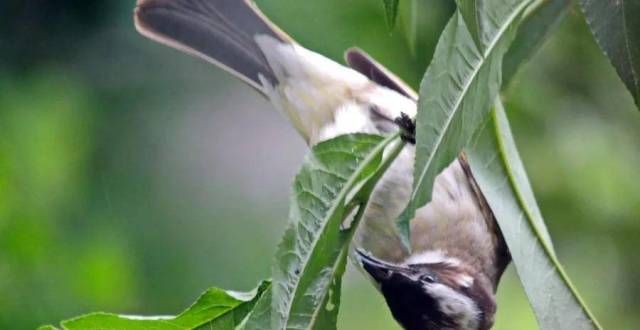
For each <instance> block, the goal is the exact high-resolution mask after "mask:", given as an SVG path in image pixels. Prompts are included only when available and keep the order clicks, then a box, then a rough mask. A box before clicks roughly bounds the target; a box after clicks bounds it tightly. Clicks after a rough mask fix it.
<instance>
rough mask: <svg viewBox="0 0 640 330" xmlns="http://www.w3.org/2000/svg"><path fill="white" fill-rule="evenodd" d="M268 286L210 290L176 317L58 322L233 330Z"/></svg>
mask: <svg viewBox="0 0 640 330" xmlns="http://www.w3.org/2000/svg"><path fill="white" fill-rule="evenodd" d="M270 287H271V283H270V282H268V281H263V282H262V283H260V285H259V286H258V287H257V288H256V289H254V290H253V291H251V292H234V291H225V290H222V289H218V288H211V289H209V290H207V291H205V292H204V293H203V294H202V295H201V296H200V297H199V298H198V300H197V301H196V302H195V303H194V304H193V305H191V307H189V308H188V309H187V310H185V311H184V312H182V313H181V314H180V315H178V316H154V317H141V316H128V315H116V314H109V313H92V314H87V315H83V316H79V317H76V318H73V319H70V320H66V321H62V322H61V329H63V330H75V329H78V330H81V329H82V330H86V329H100V330H111V329H113V330H121V329H127V330H152V329H153V330H165V329H166V330H175V329H179V330H191V329H215V330H226V329H229V330H232V329H235V328H236V327H238V326H239V325H240V324H241V323H242V321H243V320H244V319H245V318H246V317H247V315H248V314H249V312H250V311H251V309H252V308H253V306H254V304H255V303H256V301H258V299H260V297H262V296H263V295H264V294H265V292H268V291H269V290H270ZM40 329H43V330H45V329H46V330H51V329H56V328H55V327H53V326H45V327H41V328H40Z"/></svg>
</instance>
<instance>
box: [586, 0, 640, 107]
mask: <svg viewBox="0 0 640 330" xmlns="http://www.w3.org/2000/svg"><path fill="white" fill-rule="evenodd" d="M580 5H581V7H582V10H583V11H584V15H585V16H586V18H587V23H589V27H590V28H591V32H592V33H593V35H594V36H595V38H596V41H597V42H598V45H599V46H600V49H602V51H603V52H604V53H605V54H606V55H607V57H609V60H610V61H611V64H613V66H614V67H615V68H616V71H617V72H618V76H620V79H622V81H623V82H624V83H625V85H627V88H628V89H629V92H631V96H633V98H634V100H635V102H636V105H637V106H638V107H639V108H640V1H638V0H615V1H605V0H580Z"/></svg>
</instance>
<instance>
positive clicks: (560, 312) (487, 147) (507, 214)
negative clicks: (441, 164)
mask: <svg viewBox="0 0 640 330" xmlns="http://www.w3.org/2000/svg"><path fill="white" fill-rule="evenodd" d="M466 152H467V156H468V160H469V165H470V166H471V171H472V173H473V176H474V178H475V180H476V182H477V183H478V186H479V187H480V190H481V191H482V193H483V195H484V197H485V198H486V200H487V202H488V203H489V206H490V207H491V210H492V211H493V214H494V215H495V217H496V220H497V221H498V224H499V225H500V229H501V231H502V234H503V236H504V238H505V241H506V242H507V245H508V247H509V251H510V252H511V256H512V258H513V263H514V265H515V267H516V271H517V272H518V276H519V277H520V281H521V282H522V285H523V287H524V290H525V292H526V294H527V297H528V298H529V302H530V303H531V306H532V307H533V310H534V313H535V315H536V318H537V320H538V325H539V326H540V328H541V329H567V327H570V328H571V329H595V328H599V326H598V324H597V322H596V320H595V318H594V317H593V315H591V313H590V312H589V310H588V309H587V307H586V305H585V304H584V302H583V301H582V300H581V299H580V297H579V296H578V293H577V292H576V290H575V289H574V288H573V286H572V285H571V282H570V281H569V278H568V276H567V274H566V273H565V272H564V270H563V268H562V266H561V265H560V262H559V261H558V259H557V258H556V256H555V254H554V252H553V247H552V246H551V240H550V238H549V236H548V234H547V229H546V227H545V225H544V220H543V219H542V215H541V214H540V211H539V209H538V206H537V205H536V202H535V199H534V197H533V192H532V190H531V187H530V185H529V181H528V179H527V176H526V174H525V170H524V166H523V164H522V161H521V160H520V156H519V155H518V151H517V149H516V145H515V142H514V141H513V137H512V135H511V129H510V128H509V124H508V121H507V117H506V115H505V113H504V109H503V107H502V104H501V103H500V101H499V100H497V101H496V104H495V110H494V112H493V113H492V118H491V121H490V122H489V124H488V125H487V126H486V127H485V129H484V130H483V132H482V134H481V136H480V138H479V139H478V141H477V144H475V145H473V146H471V147H469V148H468V149H467V150H466Z"/></svg>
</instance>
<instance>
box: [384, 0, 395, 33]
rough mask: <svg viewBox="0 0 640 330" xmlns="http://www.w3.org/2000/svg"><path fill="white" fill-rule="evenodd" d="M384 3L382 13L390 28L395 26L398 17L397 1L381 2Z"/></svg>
mask: <svg viewBox="0 0 640 330" xmlns="http://www.w3.org/2000/svg"><path fill="white" fill-rule="evenodd" d="M382 1H383V3H384V11H385V14H386V17H387V23H388V24H389V27H390V28H393V27H394V26H395V25H396V18H397V17H398V1H399V0H382Z"/></svg>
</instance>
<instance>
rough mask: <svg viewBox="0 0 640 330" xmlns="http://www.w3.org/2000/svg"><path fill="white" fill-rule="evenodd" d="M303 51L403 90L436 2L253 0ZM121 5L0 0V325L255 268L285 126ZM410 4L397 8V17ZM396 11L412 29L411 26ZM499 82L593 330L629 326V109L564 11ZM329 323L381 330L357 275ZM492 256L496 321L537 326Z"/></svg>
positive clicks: (164, 302) (639, 221)
mask: <svg viewBox="0 0 640 330" xmlns="http://www.w3.org/2000/svg"><path fill="white" fill-rule="evenodd" d="M258 4H259V5H260V6H261V7H262V8H263V10H264V11H265V12H266V13H267V15H268V16H270V17H272V18H273V20H274V21H275V22H277V23H278V24H279V25H281V26H282V27H283V28H284V30H286V31H288V32H289V33H290V34H291V35H293V36H294V37H295V38H297V39H298V40H299V41H300V42H301V43H302V44H303V45H305V46H307V47H309V48H311V49H313V50H316V51H318V52H320V53H322V54H325V55H327V56H330V57H332V58H334V59H337V60H341V58H342V52H343V50H344V49H346V48H347V47H349V46H352V45H357V46H360V47H362V48H364V49H365V50H367V51H369V52H370V53H371V54H373V55H374V56H375V57H376V58H378V59H379V60H380V61H381V62H383V63H384V64H386V65H388V66H389V67H390V68H391V69H392V70H393V71H395V72H397V73H399V74H400V75H401V76H402V77H404V78H405V79H406V80H407V81H408V82H410V83H412V84H413V85H414V86H415V85H417V83H418V82H419V79H420V77H421V75H422V74H423V72H424V70H425V67H426V65H427V64H428V62H429V60H430V54H431V52H432V50H433V46H434V44H435V42H436V40H437V37H438V34H439V31H440V29H441V28H442V27H443V25H444V24H445V22H446V20H447V18H448V16H449V15H450V13H451V12H452V10H453V2H452V1H449V0H414V1H401V11H402V14H401V17H400V22H399V24H398V26H397V27H396V29H394V30H393V31H389V29H388V28H387V26H386V23H385V21H384V14H383V10H382V1H381V0H348V1H347V0H322V1H299V0H261V1H258ZM133 6H134V1H133V0H128V1H121V0H118V1H115V0H112V1H99V0H67V1H46V0H3V1H1V2H0V328H1V329H33V328H34V327H36V326H37V325H40V324H43V323H53V322H57V321H59V320H61V319H64V318H69V317H72V316H75V315H78V314H82V313H86V312H90V311H110V312H118V313H130V314H175V313H177V312H179V311H180V310H182V309H183V308H185V307H186V306H188V305H189V304H190V303H191V302H192V301H193V300H194V299H195V298H196V297H197V296H198V295H199V293H200V292H202V291H203V290H204V289H205V288H207V287H209V286H219V287H223V288H229V289H236V290H249V289H251V288H252V287H253V286H254V285H255V284H256V283H257V282H258V280H259V279H261V278H264V277H268V276H269V264H270V261H271V254H272V251H273V250H274V247H275V244H276V243H277V241H278V239H279V237H280V234H281V232H282V231H283V228H284V226H285V224H286V217H287V202H288V194H289V185H290V183H291V181H292V177H293V175H294V174H295V172H296V170H297V168H298V166H299V165H300V164H301V161H302V158H303V156H304V154H305V152H306V147H305V146H304V144H303V142H302V141H301V139H300V138H299V137H298V136H297V135H296V133H295V131H294V130H293V129H292V128H291V127H289V126H288V124H287V123H286V122H285V121H284V119H283V118H281V117H280V116H279V115H278V114H277V113H276V112H275V111H274V110H273V109H272V108H271V107H270V105H269V104H268V103H267V102H266V101H265V100H263V99H261V98H260V97H259V96H258V95H257V94H255V93H253V91H252V90H251V89H250V88H249V87H246V86H244V85H242V84H241V83H239V82H237V81H236V80H235V79H234V78H232V77H231V76H229V75H227V74H225V73H224V72H222V71H220V70H218V69H216V68H214V67H212V66H211V65H208V64H207V63H204V62H202V61H200V60H197V59H195V58H191V57H188V56H184V55H182V54H181V53H179V52H177V51H174V50H170V49H168V48H165V47H163V46H160V45H157V44H155V43H153V42H151V41H148V40H146V39H143V38H142V37H141V36H139V35H137V34H136V32H135V31H134V29H133V25H132V20H131V14H132V8H133ZM411 17H413V18H414V19H410V18H411ZM411 22H413V23H411ZM556 32H557V33H555V34H554V36H553V37H552V38H550V39H549V40H548V42H547V43H546V44H545V46H544V47H543V48H542V49H541V50H540V51H539V53H538V54H537V55H536V56H535V58H533V60H532V61H530V62H529V63H528V64H527V65H526V66H524V67H523V68H522V70H521V71H520V72H519V74H518V75H517V76H516V77H515V79H514V81H513V82H512V84H511V85H510V86H509V87H508V88H507V90H506V91H505V94H504V95H505V100H506V105H507V109H508V113H509V116H510V118H511V120H512V125H513V130H514V133H515V138H516V140H517V142H518V145H519V147H520V151H521V153H522V156H523V158H524V161H525V164H526V166H527V169H528V171H529V175H530V177H531V181H532V184H533V187H534V190H535V192H536V194H537V197H538V201H539V203H540V206H541V208H542V211H543V214H544V215H545V217H546V220H547V222H548V226H549V228H550V231H551V234H552V236H553V238H554V240H555V245H556V248H557V251H558V254H559V256H560V259H561V260H562V261H563V262H564V264H565V265H566V268H567V270H568V273H569V275H570V276H571V277H572V279H573V281H574V283H575V284H576V286H577V288H578V289H579V290H580V292H581V294H582V295H583V297H584V298H585V300H586V301H587V303H588V304H589V305H590V306H591V308H592V309H593V311H594V312H595V314H596V315H597V316H598V317H599V319H600V321H601V323H602V324H603V325H604V326H605V328H608V329H637V328H638V327H639V326H640V300H639V299H638V298H637V297H638V296H640V280H639V279H638V278H639V274H640V258H639V257H638V253H637V249H638V248H640V184H639V183H640V171H638V168H639V164H640V112H639V111H638V110H637V109H635V108H634V107H633V103H632V100H631V97H630V96H629V95H628V94H627V92H626V90H625V89H624V86H623V85H622V83H621V82H620V81H619V80H618V78H617V76H616V75H615V72H614V71H613V69H612V68H611V67H610V66H609V64H608V62H607V60H606V59H605V58H604V56H603V55H601V53H600V51H599V49H598V48H597V46H596V44H595V43H594V41H593V39H592V38H591V35H590V34H589V31H588V29H587V27H586V25H585V23H584V22H583V18H582V15H581V13H580V11H579V10H578V9H577V7H575V6H573V7H572V8H571V10H570V11H569V13H568V15H567V18H566V20H564V22H563V23H562V24H561V25H560V26H559V27H558V30H557V31H556ZM339 326H340V328H341V329H398V327H397V325H395V324H394V322H393V320H392V318H391V316H390V314H389V312H388V311H387V309H386V307H385V305H384V301H383V300H382V298H381V297H380V296H379V295H378V294H377V293H376V292H375V291H374V289H373V288H372V287H371V286H370V285H369V283H368V282H366V281H365V280H364V279H363V278H362V277H361V276H360V275H359V274H358V273H356V272H354V271H353V270H349V272H348V274H347V279H346V281H345V284H344V296H343V304H342V310H341V314H340V324H339ZM535 328H536V324H535V320H534V318H533V314H532V312H531V311H530V309H529V306H528V304H527V301H526V298H525V297H524V294H523V292H522V290H521V288H520V285H519V283H518V281H517V277H516V275H515V272H514V271H513V269H512V268H511V267H510V270H509V271H508V274H507V275H506V277H505V279H504V281H503V283H502V285H501V287H500V290H499V312H498V316H497V323H496V329H535Z"/></svg>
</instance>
